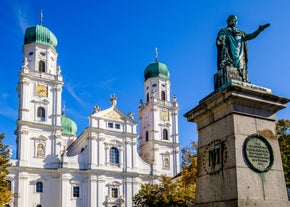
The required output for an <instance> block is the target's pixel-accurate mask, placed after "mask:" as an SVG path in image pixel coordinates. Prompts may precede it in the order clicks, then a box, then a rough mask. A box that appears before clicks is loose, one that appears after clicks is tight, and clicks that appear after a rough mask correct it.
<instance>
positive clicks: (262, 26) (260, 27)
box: [259, 23, 270, 31]
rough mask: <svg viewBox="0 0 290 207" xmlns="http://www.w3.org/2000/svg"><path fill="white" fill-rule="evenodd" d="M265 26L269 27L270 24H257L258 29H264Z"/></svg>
mask: <svg viewBox="0 0 290 207" xmlns="http://www.w3.org/2000/svg"><path fill="white" fill-rule="evenodd" d="M267 27H270V24H269V23H268V24H264V25H260V26H259V30H260V31H263V30H264V29H266V28H267Z"/></svg>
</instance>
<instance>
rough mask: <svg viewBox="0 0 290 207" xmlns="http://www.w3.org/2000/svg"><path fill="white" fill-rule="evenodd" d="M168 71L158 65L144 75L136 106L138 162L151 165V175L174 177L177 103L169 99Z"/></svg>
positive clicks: (152, 65)
mask: <svg viewBox="0 0 290 207" xmlns="http://www.w3.org/2000/svg"><path fill="white" fill-rule="evenodd" d="M169 76H170V74H169V70H168V68H167V66H166V65H165V64H163V63H161V62H159V61H158V57H157V51H156V60H155V62H153V63H151V64H149V65H148V66H147V67H146V69H145V71H144V78H145V82H144V92H145V94H144V96H145V101H144V102H143V100H140V103H139V111H138V116H139V122H140V138H139V140H140V146H139V153H140V156H141V157H142V159H143V160H144V161H145V162H147V163H149V164H151V165H152V173H153V174H159V175H161V174H166V175H168V176H174V175H176V174H177V173H178V172H179V146H180V144H179V139H178V110H179V107H178V103H177V101H176V96H175V95H173V100H172V101H171V97H170V81H169Z"/></svg>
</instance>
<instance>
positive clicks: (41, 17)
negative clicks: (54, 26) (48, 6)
mask: <svg viewBox="0 0 290 207" xmlns="http://www.w3.org/2000/svg"><path fill="white" fill-rule="evenodd" d="M42 19H43V14H42V9H41V10H40V25H42Z"/></svg>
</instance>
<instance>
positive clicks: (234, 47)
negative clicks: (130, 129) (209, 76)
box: [217, 27, 248, 75]
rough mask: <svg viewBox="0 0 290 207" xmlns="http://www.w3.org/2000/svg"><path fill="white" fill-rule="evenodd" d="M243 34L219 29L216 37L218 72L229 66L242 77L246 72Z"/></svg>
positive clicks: (235, 30) (228, 28) (235, 29)
mask: <svg viewBox="0 0 290 207" xmlns="http://www.w3.org/2000/svg"><path fill="white" fill-rule="evenodd" d="M245 35H246V34H245V33H244V32H242V31H240V30H238V29H237V28H230V27H227V28H224V29H221V30H220V31H219V33H218V36H217V42H218V41H219V42H220V43H221V44H217V48H218V55H217V67H218V70H221V69H223V68H225V67H226V66H231V67H234V68H237V70H238V71H239V73H240V74H241V75H242V74H243V73H245V72H246V70H247V60H248V58H247V42H246V39H245Z"/></svg>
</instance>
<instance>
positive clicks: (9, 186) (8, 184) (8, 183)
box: [7, 180, 12, 191]
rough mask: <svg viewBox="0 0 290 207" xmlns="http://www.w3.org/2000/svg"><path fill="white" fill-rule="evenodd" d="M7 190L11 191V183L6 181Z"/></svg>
mask: <svg viewBox="0 0 290 207" xmlns="http://www.w3.org/2000/svg"><path fill="white" fill-rule="evenodd" d="M7 188H8V190H9V191H11V189H12V183H11V181H10V180H7Z"/></svg>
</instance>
